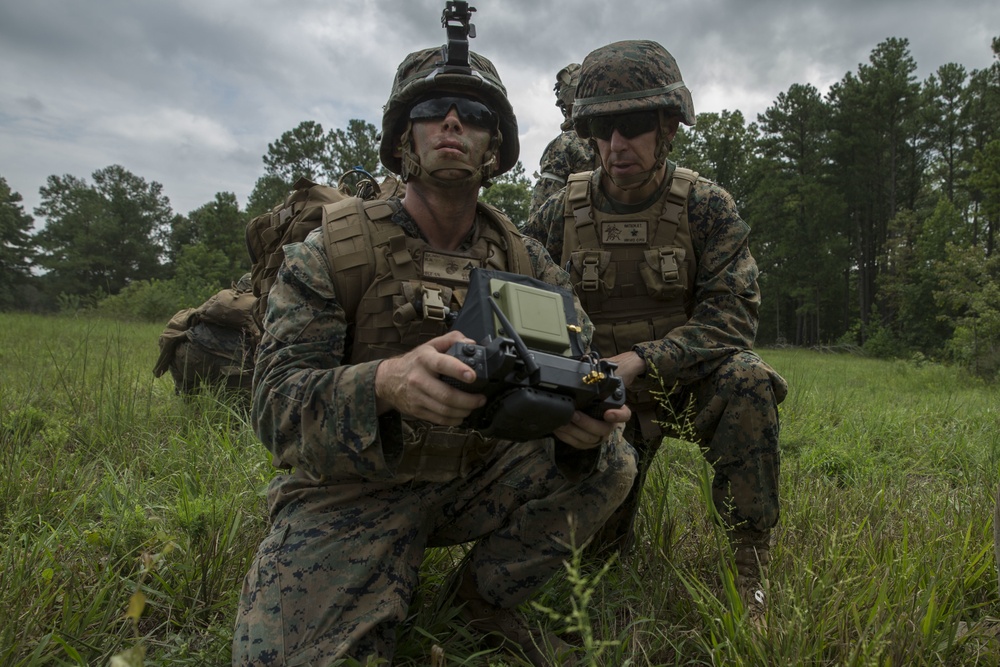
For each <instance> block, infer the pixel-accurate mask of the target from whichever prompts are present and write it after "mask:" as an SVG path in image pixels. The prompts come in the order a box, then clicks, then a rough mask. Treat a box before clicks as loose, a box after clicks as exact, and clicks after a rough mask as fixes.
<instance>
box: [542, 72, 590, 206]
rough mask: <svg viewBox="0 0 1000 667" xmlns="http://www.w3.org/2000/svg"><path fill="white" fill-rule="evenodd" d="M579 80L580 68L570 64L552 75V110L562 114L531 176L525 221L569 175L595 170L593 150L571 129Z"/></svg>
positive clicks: (560, 186) (561, 185)
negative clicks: (553, 96) (553, 101)
mask: <svg viewBox="0 0 1000 667" xmlns="http://www.w3.org/2000/svg"><path fill="white" fill-rule="evenodd" d="M579 79H580V64H579V63H570V64H569V65H566V67H563V68H562V69H561V70H559V73H558V74H557V75H556V85H555V89H554V90H555V93H556V106H557V107H559V110H560V111H562V115H563V122H562V124H561V125H560V126H559V128H560V129H561V130H562V132H560V133H559V136H557V137H556V138H555V139H553V140H552V141H550V142H549V144H548V146H546V147H545V150H544V151H543V152H542V158H541V160H540V161H539V164H538V171H537V172H536V173H535V179H536V180H535V187H534V188H533V189H532V191H531V204H530V206H529V208H528V215H529V217H530V216H531V215H532V214H533V213H534V212H535V211H537V210H538V208H539V207H540V206H541V205H542V203H544V202H545V200H546V199H548V198H549V197H550V196H552V194H553V193H555V192H558V191H559V190H561V189H562V188H563V186H565V185H566V179H567V178H569V175H570V174H573V173H576V172H578V171H590V170H592V169H594V167H596V166H597V162H596V161H595V159H596V158H595V155H594V150H593V149H592V148H591V147H590V144H588V143H587V142H586V141H584V140H583V139H581V138H580V137H579V135H577V133H576V130H575V129H574V127H573V98H574V97H575V96H576V83H577V81H579Z"/></svg>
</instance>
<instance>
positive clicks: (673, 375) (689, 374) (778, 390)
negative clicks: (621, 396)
mask: <svg viewBox="0 0 1000 667" xmlns="http://www.w3.org/2000/svg"><path fill="white" fill-rule="evenodd" d="M584 67H586V65H584ZM667 166H668V171H667V177H666V179H665V182H664V187H662V188H661V190H660V194H661V200H662V197H665V196H666V193H667V191H668V188H667V187H666V185H667V184H668V183H669V181H670V176H671V174H672V171H673V169H674V168H675V167H674V165H673V163H670V162H668V163H667ZM564 197H565V189H564V190H563V191H562V192H561V193H560V196H555V197H552V198H550V199H549V200H547V201H546V202H545V204H543V205H542V207H541V208H540V209H539V211H538V212H537V213H536V215H535V216H533V217H532V218H531V219H530V220H529V221H528V224H527V225H526V226H525V228H524V230H523V231H524V233H525V234H527V235H529V236H532V237H533V238H536V239H538V240H539V241H541V242H542V243H544V244H545V246H546V248H547V249H548V251H549V253H550V254H551V255H552V256H553V257H561V256H562V250H563V234H564V227H565V218H564V214H565V204H564ZM592 198H593V199H594V201H593V202H591V204H592V205H593V206H594V207H596V208H598V209H599V210H604V211H610V210H611V202H610V201H609V200H608V199H607V198H606V197H605V196H604V195H603V194H602V191H601V189H600V188H598V189H597V190H595V191H594V193H593V195H592ZM652 205H653V206H660V205H661V204H660V203H659V202H657V203H654V204H652ZM688 221H689V225H690V232H691V238H692V242H693V245H694V249H695V255H696V257H697V258H698V267H697V272H696V277H695V287H694V298H693V304H692V308H691V316H690V317H689V319H688V321H687V322H686V323H685V324H684V325H682V326H679V327H676V328H675V329H673V330H672V331H670V332H668V333H667V334H666V335H665V336H664V337H663V338H662V339H659V340H650V341H647V342H644V343H640V344H638V345H636V346H635V347H634V348H633V349H634V351H635V352H636V353H638V354H639V355H640V356H641V357H642V358H643V359H644V360H645V361H646V364H647V366H648V367H649V369H650V370H652V369H655V370H656V372H657V373H658V375H659V377H660V379H661V380H662V382H663V385H664V387H665V388H666V389H667V391H668V392H669V391H671V389H673V391H674V392H675V393H676V396H674V397H673V398H672V399H671V402H672V404H676V403H677V402H678V401H679V402H680V404H681V406H682V407H685V408H686V407H687V403H686V401H687V400H688V399H689V398H690V400H692V401H693V406H692V409H693V411H694V413H693V415H694V421H693V427H694V430H693V432H692V431H690V430H687V431H684V430H683V429H677V431H678V434H681V433H686V435H685V437H687V438H689V439H692V440H694V441H695V442H698V443H699V444H701V445H703V446H704V447H705V448H706V449H705V455H706V458H707V459H708V460H709V462H711V463H712V464H713V466H714V468H715V479H714V481H713V489H714V491H713V493H714V497H715V504H716V507H717V508H718V510H719V512H720V514H721V515H722V516H723V517H724V518H727V519H728V520H729V521H730V525H731V526H736V527H737V528H738V529H740V530H748V531H754V532H756V533H758V534H759V536H760V538H761V539H764V538H766V533H767V532H769V531H770V530H771V528H773V526H774V525H775V524H776V522H777V520H778V511H779V507H778V472H779V453H778V435H779V423H778V411H777V404H778V403H780V402H781V401H782V400H784V398H785V395H786V393H787V385H786V383H785V381H784V380H783V379H782V378H781V376H780V375H778V374H777V373H776V372H775V371H774V370H773V369H771V368H770V367H769V366H768V365H767V364H765V363H764V362H763V361H762V360H761V359H760V357H758V356H757V355H756V353H754V352H753V351H752V350H753V345H754V339H755V337H756V333H757V318H758V308H759V304H760V294H759V289H758V284H757V275H758V270H757V265H756V262H755V261H754V259H753V256H752V255H751V254H750V250H749V247H748V239H749V236H750V228H749V226H748V225H747V224H746V223H745V222H744V221H743V220H742V219H741V218H740V216H739V213H738V212H737V210H736V206H735V203H734V202H733V199H732V197H731V196H730V195H729V193H728V192H726V191H725V190H724V189H723V188H721V187H719V186H718V185H717V184H715V183H711V182H709V181H704V180H699V181H698V182H697V183H695V184H694V186H693V187H692V189H691V192H690V195H689V198H688ZM673 407H674V408H677V407H678V406H677V405H673ZM674 412H675V413H676V414H677V415H680V414H682V413H683V412H684V410H683V409H682V410H679V411H677V410H675V411H674ZM668 413H669V411H667V412H665V413H664V414H662V415H660V417H661V419H663V420H665V421H667V422H670V421H671V420H672V418H671V415H670V414H668ZM673 421H675V422H676V421H682V420H677V419H673ZM678 426H681V424H678ZM628 430H629V432H630V434H631V439H630V442H632V444H633V446H635V448H636V451H637V452H638V455H639V478H638V480H639V481H637V483H636V485H635V490H634V492H633V494H632V495H631V496H630V498H629V499H627V500H626V501H625V503H623V507H622V508H621V509H620V511H619V513H618V514H617V515H616V517H615V519H613V520H612V522H610V523H609V525H608V526H607V527H606V528H605V529H604V530H603V531H602V533H601V534H600V536H599V537H598V538H597V539H595V547H597V546H599V544H600V543H601V542H602V541H603V542H604V543H605V544H606V545H607V546H608V547H612V548H613V547H627V546H628V543H629V542H630V541H631V539H632V538H631V536H632V522H633V519H634V516H635V510H636V507H637V506H638V498H639V494H640V493H641V488H642V484H641V481H642V480H644V478H645V475H646V472H647V470H648V468H649V465H650V463H651V462H652V460H653V455H654V454H655V452H656V450H657V449H658V448H659V445H660V442H652V443H650V442H645V441H642V439H641V438H640V437H639V436H638V428H637V426H636V424H635V418H633V422H630V424H629V426H628ZM627 437H628V436H627Z"/></svg>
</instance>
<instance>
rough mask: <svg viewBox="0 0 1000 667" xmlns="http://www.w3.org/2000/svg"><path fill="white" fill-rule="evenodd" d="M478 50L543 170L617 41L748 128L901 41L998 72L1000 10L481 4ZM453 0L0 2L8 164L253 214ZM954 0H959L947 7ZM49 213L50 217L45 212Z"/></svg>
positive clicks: (527, 158) (382, 96) (375, 89)
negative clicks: (270, 184) (116, 180)
mask: <svg viewBox="0 0 1000 667" xmlns="http://www.w3.org/2000/svg"><path fill="white" fill-rule="evenodd" d="M470 4H471V5H472V6H474V7H476V8H477V10H478V11H477V12H476V13H475V14H474V15H473V23H474V24H475V25H476V29H477V33H478V35H477V37H476V38H475V39H474V40H473V41H472V48H473V50H475V51H478V52H480V53H482V54H484V55H486V56H487V57H488V58H490V59H491V60H492V61H493V62H494V63H495V64H496V66H497V69H498V70H499V72H500V76H501V78H502V79H503V81H504V83H505V84H506V86H507V90H508V93H509V96H510V98H511V102H512V103H513V105H514V110H515V112H516V114H517V119H518V125H519V128H520V140H521V162H522V163H523V164H524V167H525V171H526V172H527V174H528V176H529V177H531V174H532V172H534V170H535V169H536V168H537V166H538V159H539V157H540V156H541V152H542V150H543V149H544V147H545V144H546V143H548V141H549V140H550V139H552V138H553V137H554V136H555V135H556V134H557V133H558V125H559V122H560V120H561V116H560V114H559V110H558V109H557V108H556V106H555V96H554V94H553V92H552V87H553V84H554V83H555V74H556V72H557V71H558V70H559V69H560V68H561V67H563V66H564V65H566V64H567V63H570V62H580V61H582V60H583V58H584V56H586V54H587V53H588V52H589V51H591V50H593V49H595V48H597V47H599V46H601V45H603V44H606V43H609V42H613V41H617V40H620V39H653V40H656V41H658V42H660V43H661V44H663V45H664V46H665V47H666V48H667V49H668V50H669V51H670V52H671V53H672V54H673V55H674V56H675V57H676V59H677V61H678V64H679V65H680V68H681V71H682V72H683V75H684V79H685V81H686V82H687V84H688V87H689V88H690V89H691V91H692V95H693V97H694V103H695V109H696V111H698V112H704V111H714V112H719V111H723V110H727V109H728V110H740V111H742V112H743V114H744V115H745V116H746V117H747V119H748V120H756V116H757V114H758V113H761V112H763V111H764V110H765V109H766V108H767V107H768V106H770V105H771V104H772V103H773V102H774V101H775V99H776V98H777V96H778V94H779V93H782V92H785V91H787V90H788V88H789V87H790V86H791V85H792V84H796V83H801V84H806V83H808V84H812V85H813V86H815V87H816V88H817V89H819V91H820V92H821V93H826V92H827V90H828V88H829V86H830V85H831V84H833V83H835V82H837V81H839V80H841V79H842V78H843V77H844V75H845V74H846V73H848V72H857V69H858V65H859V64H861V63H867V62H868V59H869V56H870V55H871V52H872V50H873V49H874V48H875V47H876V46H877V45H878V44H879V43H880V42H882V41H884V40H885V39H887V38H889V37H899V38H905V39H908V40H909V45H910V53H911V55H912V56H913V58H914V59H915V60H916V63H917V66H918V69H917V77H918V79H919V80H921V81H922V80H923V79H925V78H926V77H927V76H928V75H929V74H931V73H933V72H934V71H935V70H937V68H938V67H940V66H941V65H944V64H946V63H959V64H961V65H964V66H965V68H966V69H967V70H969V71H971V70H973V69H983V68H986V67H988V66H989V65H990V64H991V62H992V60H993V58H992V51H991V49H990V41H991V39H992V38H993V37H995V36H1000V2H998V1H997V0H964V1H963V2H955V3H943V2H939V1H931V0H864V1H862V0H837V1H836V2H831V1H830V0H700V1H699V2H694V1H691V0H572V1H571V0H562V1H560V2H556V1H554V0H479V1H478V2H476V1H475V0H473V1H472V2H471V3H470ZM444 5H445V3H444V1H443V0H383V1H382V2H373V1H369V0H354V1H353V2H346V1H344V0H159V1H141V0H91V1H89V2H81V1H80V0H0V176H3V177H4V178H6V179H7V182H8V184H9V185H10V186H11V188H12V189H13V190H15V191H16V192H19V193H21V195H22V196H23V197H24V204H25V210H26V211H27V212H28V213H33V209H34V207H35V206H37V205H38V202H39V196H38V189H39V188H40V187H41V186H43V185H44V184H45V180H46V178H47V177H48V176H49V175H52V174H56V175H63V174H71V175H73V176H77V177H79V178H83V179H85V180H86V181H87V182H88V183H91V182H92V178H91V174H92V173H93V172H94V171H96V170H98V169H101V168H104V167H107V166H109V165H112V164H120V165H122V166H124V167H125V168H126V169H128V170H130V171H131V172H133V173H134V174H136V175H138V176H141V177H142V178H144V179H146V180H147V181H157V182H159V183H161V184H162V185H163V190H164V194H165V195H166V196H167V197H169V198H170V202H171V205H172V207H173V209H174V210H175V211H176V212H178V213H183V214H187V213H189V212H191V211H192V210H194V209H196V208H198V207H199V206H201V205H203V204H205V203H207V202H210V201H211V200H212V199H213V198H214V196H215V193H217V192H223V191H227V192H233V193H235V194H236V197H237V199H238V200H239V203H240V206H241V207H244V206H245V205H246V201H247V196H248V195H249V194H250V191H251V190H252V189H253V185H254V183H255V181H256V180H257V178H258V177H259V176H260V175H261V174H262V173H263V162H262V160H261V156H262V155H264V153H265V152H266V151H267V144H268V143H269V142H273V141H274V140H275V139H277V138H278V137H280V136H281V134H282V133H283V132H285V131H287V130H290V129H292V128H294V127H295V126H297V125H298V124H299V123H300V122H302V121H304V120H315V121H318V122H319V123H320V124H322V126H323V127H324V129H327V130H329V129H333V128H343V127H346V126H347V123H348V121H349V120H350V119H352V118H362V119H364V120H367V121H368V122H371V123H373V124H375V125H376V126H379V125H380V121H381V109H382V105H383V104H384V103H385V100H386V98H387V96H388V93H389V87H390V85H391V83H392V76H393V74H394V73H395V69H396V66H397V65H398V64H399V62H400V61H401V60H402V59H403V57H404V56H405V55H406V54H407V53H409V52H411V51H415V50H418V49H421V48H424V47H427V46H437V45H440V44H442V43H444V42H445V41H446V34H445V30H444V29H443V28H442V27H441V11H442V9H443V8H444ZM946 5H950V6H946ZM41 223H42V221H41V220H38V221H36V224H41Z"/></svg>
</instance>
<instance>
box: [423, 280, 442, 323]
mask: <svg viewBox="0 0 1000 667" xmlns="http://www.w3.org/2000/svg"><path fill="white" fill-rule="evenodd" d="M423 292H424V294H423V298H422V299H421V301H422V302H423V311H424V319H425V320H434V321H437V322H442V321H444V318H445V316H446V315H447V314H448V306H446V305H444V300H443V299H442V298H441V290H439V289H430V288H427V287H424V288H423Z"/></svg>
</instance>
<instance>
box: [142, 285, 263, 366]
mask: <svg viewBox="0 0 1000 667" xmlns="http://www.w3.org/2000/svg"><path fill="white" fill-rule="evenodd" d="M245 281H246V277H244V278H242V279H241V280H240V283H239V284H238V285H234V286H233V287H230V288H227V289H224V290H220V291H219V292H217V293H216V294H213V295H212V296H211V297H209V298H208V299H207V300H206V301H205V302H204V303H203V304H201V305H200V306H198V307H197V308H185V309H183V310H180V311H178V312H177V313H175V314H174V316H173V317H171V318H170V321H169V322H167V326H166V327H165V328H164V329H163V333H161V334H160V338H159V340H158V343H159V347H160V355H159V357H158V358H157V360H156V365H155V366H154V367H153V375H155V376H156V377H160V376H161V375H163V374H164V373H165V372H166V371H167V370H168V369H170V367H171V365H172V364H173V363H174V361H175V358H176V356H177V352H178V348H179V347H180V346H181V345H183V344H186V343H188V342H190V341H191V338H190V336H189V331H191V329H192V328H193V327H195V326H196V325H198V324H207V325H210V326H213V327H216V328H217V329H216V330H218V329H222V330H224V331H223V333H226V332H233V333H232V334H229V333H226V336H225V340H226V341H228V342H227V345H226V346H225V350H224V351H225V352H226V353H227V354H228V353H232V354H236V353H237V352H238V350H235V349H233V350H229V349H228V348H229V347H230V344H229V343H230V342H231V341H229V338H233V339H234V340H245V345H247V346H249V348H250V349H252V348H254V347H256V344H257V341H258V339H259V338H260V333H259V330H258V328H257V323H256V322H255V321H254V319H253V314H252V311H253V307H254V302H255V301H256V297H254V295H253V294H251V293H250V292H249V291H245V290H244V289H243V287H242V286H243V284H244V282H245ZM241 356H242V355H241Z"/></svg>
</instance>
